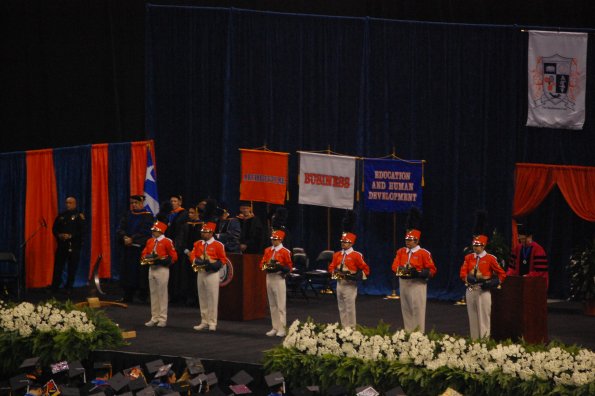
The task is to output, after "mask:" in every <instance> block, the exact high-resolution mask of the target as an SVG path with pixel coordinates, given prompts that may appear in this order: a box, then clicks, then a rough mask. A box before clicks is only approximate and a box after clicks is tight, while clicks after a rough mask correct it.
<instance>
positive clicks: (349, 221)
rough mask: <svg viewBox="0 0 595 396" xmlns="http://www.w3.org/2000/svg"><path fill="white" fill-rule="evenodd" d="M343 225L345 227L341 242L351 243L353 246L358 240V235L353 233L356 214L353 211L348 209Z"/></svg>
mask: <svg viewBox="0 0 595 396" xmlns="http://www.w3.org/2000/svg"><path fill="white" fill-rule="evenodd" d="M341 225H342V226H343V233H342V234H341V242H349V243H351V244H354V243H355V240H356V239H357V235H355V234H354V233H353V230H354V228H355V212H354V211H353V210H349V209H347V210H346V211H345V215H344V216H343V221H342V223H341Z"/></svg>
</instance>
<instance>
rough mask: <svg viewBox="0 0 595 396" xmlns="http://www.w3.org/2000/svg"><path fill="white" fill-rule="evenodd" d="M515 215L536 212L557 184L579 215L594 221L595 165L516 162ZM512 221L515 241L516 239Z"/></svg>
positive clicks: (515, 224)
mask: <svg viewBox="0 0 595 396" xmlns="http://www.w3.org/2000/svg"><path fill="white" fill-rule="evenodd" d="M515 178H516V184H515V191H514V202H513V208H512V216H513V217H521V216H525V215H527V214H529V213H531V212H533V211H534V210H535V209H536V208H537V207H538V206H539V204H540V203H541V202H542V201H543V200H544V199H545V197H546V196H547V195H548V194H549V192H550V191H551V190H552V187H553V186H554V184H557V185H558V187H559V188H560V191H561V192H562V195H563V196H564V198H565V199H566V201H567V202H568V205H569V206H570V208H571V209H572V210H573V211H574V213H576V214H577V215H578V216H579V217H580V218H582V219H585V220H587V221H595V167H586V166H563V165H544V164H516V174H515ZM516 226H517V223H516V220H515V219H514V218H513V220H512V240H513V242H514V243H516V241H517V239H518V238H517V237H518V235H517V227H516Z"/></svg>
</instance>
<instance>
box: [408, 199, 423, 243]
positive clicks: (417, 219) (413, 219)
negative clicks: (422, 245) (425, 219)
mask: <svg viewBox="0 0 595 396" xmlns="http://www.w3.org/2000/svg"><path fill="white" fill-rule="evenodd" d="M420 224H421V213H420V211H419V209H418V208H416V207H415V206H412V207H411V209H409V213H408V214H407V231H405V239H408V240H416V241H419V239H420V238H421V231H420V230H419V229H420Z"/></svg>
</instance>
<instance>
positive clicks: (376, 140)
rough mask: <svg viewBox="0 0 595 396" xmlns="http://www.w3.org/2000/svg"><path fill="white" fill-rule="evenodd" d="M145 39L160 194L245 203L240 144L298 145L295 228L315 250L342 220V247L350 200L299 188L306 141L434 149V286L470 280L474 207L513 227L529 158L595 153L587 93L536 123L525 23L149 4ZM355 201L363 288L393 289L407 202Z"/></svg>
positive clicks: (361, 148)
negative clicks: (529, 114)
mask: <svg viewBox="0 0 595 396" xmlns="http://www.w3.org/2000/svg"><path fill="white" fill-rule="evenodd" d="M147 43H148V44H147V91H148V95H147V125H148V127H149V128H148V129H149V131H150V132H151V133H152V134H153V137H154V138H155V140H156V147H157V158H158V164H160V167H163V166H164V164H165V166H167V167H171V168H172V169H176V171H175V172H170V173H168V176H167V177H166V178H164V177H163V174H161V178H160V179H159V184H160V191H161V192H162V194H163V193H166V194H167V193H169V192H175V191H180V190H181V191H182V192H183V193H184V194H185V195H186V196H187V197H192V198H191V200H192V201H196V200H197V199H199V198H202V197H203V196H206V195H210V196H212V197H215V198H217V199H220V200H223V201H225V202H227V203H228V204H229V203H231V205H228V206H230V207H231V209H232V210H233V209H235V204H236V203H237V198H238V194H239V192H238V187H239V168H240V156H239V152H238V149H239V148H241V147H246V148H253V147H258V146H263V145H265V144H266V145H267V147H269V148H270V149H272V150H278V151H288V152H290V153H292V156H291V158H290V172H289V196H290V199H289V201H288V204H287V206H288V208H289V211H290V218H289V225H290V228H291V229H292V235H293V237H292V241H293V244H294V246H303V247H305V248H306V250H307V252H308V253H309V255H310V257H311V258H314V257H316V255H317V254H318V252H320V251H321V250H323V249H325V248H327V235H328V234H330V237H331V241H332V242H331V246H330V248H331V249H337V248H338V243H337V240H338V236H339V233H340V221H341V218H342V215H343V213H342V211H340V210H335V209H332V210H330V211H329V212H330V219H329V220H328V221H329V223H330V228H329V227H327V209H326V208H320V207H312V206H304V205H297V204H296V202H297V194H298V186H297V181H296V177H295V175H296V174H297V171H298V161H297V154H295V151H296V150H324V149H327V148H330V149H331V150H333V151H335V152H339V153H344V154H348V155H356V156H365V157H379V156H384V155H387V154H389V153H391V152H392V151H393V149H394V150H395V152H396V153H397V155H399V156H400V157H403V158H407V159H425V160H427V164H426V167H425V180H426V187H425V189H424V208H423V209H424V227H423V230H422V232H423V235H422V246H424V247H426V248H428V249H429V250H430V251H431V252H432V253H433V255H434V258H435V260H436V263H437V265H438V275H437V276H436V278H435V279H434V280H432V281H431V283H430V295H431V296H434V297H438V298H456V297H458V296H459V295H462V293H463V285H462V283H461V282H460V280H459V279H458V270H459V267H460V264H461V262H462V258H463V248H464V247H465V246H466V245H467V244H468V243H469V240H470V238H471V229H472V226H473V214H474V211H475V210H476V209H479V208H482V209H487V211H488V213H489V221H490V225H491V228H497V229H498V230H499V231H500V232H501V233H503V234H504V235H505V237H506V238H507V239H508V238H509V236H510V214H511V202H512V196H513V193H514V191H513V186H514V183H513V172H514V164H515V163H516V162H542V163H563V164H580V165H593V164H594V163H595V160H594V159H593V156H592V153H591V151H592V148H593V147H594V145H593V143H594V138H593V130H592V127H591V125H592V120H593V118H592V114H593V110H595V109H594V106H593V104H592V103H591V101H590V100H589V99H590V98H589V95H588V94H587V120H586V123H585V129H584V130H583V131H559V130H546V131H544V130H542V129H537V128H527V127H525V126H524V124H525V120H526V102H527V99H526V95H527V94H526V92H527V91H526V90H527V88H526V87H527V69H526V67H527V66H526V64H527V59H526V58H527V34H526V33H524V32H522V31H521V29H520V28H518V27H502V26H474V25H449V24H436V23H420V22H402V21H389V20H379V19H373V18H338V17H320V16H306V15H296V14H277V13H262V12H255V11H246V10H238V9H215V8H192V7H166V6H148V8H147ZM589 55H590V57H592V55H593V46H592V45H591V46H589ZM591 63H592V62H591ZM589 70H592V68H591V69H589ZM588 74H589V73H588ZM588 83H589V87H590V88H592V87H593V86H594V82H593V79H589V80H588ZM588 91H589V88H588ZM561 136H563V137H567V139H560V137H561ZM355 207H356V212H357V214H358V235H359V238H358V242H357V244H356V248H357V249H359V250H361V251H362V252H363V253H364V256H365V257H366V259H367V261H368V262H369V264H370V265H371V267H372V272H373V275H372V277H371V279H370V280H369V281H368V282H367V283H366V284H365V285H364V286H363V287H362V288H361V289H360V291H363V292H364V293H370V294H381V293H385V292H388V291H389V288H390V281H389V275H390V269H389V268H390V263H391V261H392V258H393V257H394V249H395V248H396V247H399V246H401V245H402V235H403V232H404V221H405V215H403V214H399V215H397V216H396V226H394V224H393V216H392V215H391V214H380V213H370V212H368V211H367V210H366V208H365V207H364V206H363V204H362V203H361V202H359V201H358V202H356V205H355ZM265 211H266V208H265V205H264V204H258V205H257V213H260V214H261V216H264V215H265ZM554 212H555V211H554ZM395 238H396V241H397V243H396V245H395V244H393V240H394V239H395ZM545 245H546V249H548V250H551V249H554V250H555V249H556V246H548V245H547V244H545ZM562 264H563V263H555V265H562ZM552 275H553V279H552V283H553V284H556V283H558V282H560V284H563V283H564V282H565V281H566V280H565V279H564V276H563V274H559V273H558V272H556V271H553V273H552ZM562 289H563V288H561V289H560V290H562ZM552 290H556V291H557V290H558V288H557V287H553V288H552ZM556 293H557V292H556ZM557 294H561V293H557Z"/></svg>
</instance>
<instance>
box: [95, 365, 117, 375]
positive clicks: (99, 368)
mask: <svg viewBox="0 0 595 396" xmlns="http://www.w3.org/2000/svg"><path fill="white" fill-rule="evenodd" d="M93 369H94V370H95V375H97V373H102V374H103V373H106V372H108V373H110V375H111V373H112V364H111V363H110V362H95V363H93Z"/></svg>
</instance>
